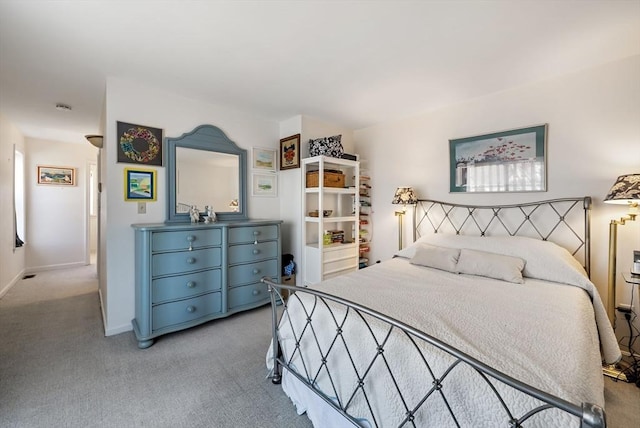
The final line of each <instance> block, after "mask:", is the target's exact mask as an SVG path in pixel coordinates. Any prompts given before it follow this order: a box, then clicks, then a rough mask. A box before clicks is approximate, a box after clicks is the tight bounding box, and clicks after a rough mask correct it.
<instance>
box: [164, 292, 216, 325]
mask: <svg viewBox="0 0 640 428" xmlns="http://www.w3.org/2000/svg"><path fill="white" fill-rule="evenodd" d="M219 312H222V296H221V294H220V293H219V292H216V293H209V294H205V295H204V296H200V297H195V298H193V299H187V300H180V301H178V302H171V303H164V304H162V305H157V306H154V307H153V309H152V320H153V321H152V322H153V324H152V325H153V330H160V329H162V328H165V327H169V326H171V325H174V324H180V323H183V322H187V321H192V320H195V319H198V318H202V317H205V316H207V315H211V314H215V313H219Z"/></svg>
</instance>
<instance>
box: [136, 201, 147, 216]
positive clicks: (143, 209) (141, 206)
mask: <svg viewBox="0 0 640 428" xmlns="http://www.w3.org/2000/svg"><path fill="white" fill-rule="evenodd" d="M146 213H147V203H146V202H138V214H146Z"/></svg>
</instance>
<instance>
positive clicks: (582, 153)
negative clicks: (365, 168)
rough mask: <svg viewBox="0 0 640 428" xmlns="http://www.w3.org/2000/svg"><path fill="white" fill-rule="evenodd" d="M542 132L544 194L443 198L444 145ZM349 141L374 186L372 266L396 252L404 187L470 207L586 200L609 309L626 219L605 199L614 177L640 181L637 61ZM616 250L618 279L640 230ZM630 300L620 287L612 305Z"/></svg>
mask: <svg viewBox="0 0 640 428" xmlns="http://www.w3.org/2000/svg"><path fill="white" fill-rule="evenodd" d="M542 123H548V124H549V129H548V145H547V159H548V164H547V166H548V185H547V189H548V191H547V192H544V193H509V194H475V195H472V194H449V179H448V177H449V175H448V174H449V173H448V168H449V153H448V147H449V146H448V140H449V139H452V138H459V137H466V136H471V135H480V134H484V133H489V132H494V131H500V130H507V129H514V128H519V127H523V126H530V125H537V124H542ZM355 141H356V148H357V152H358V153H359V154H360V155H361V156H363V157H364V158H366V159H368V160H369V167H370V169H371V176H372V180H371V185H372V187H373V188H372V192H371V194H372V204H373V208H374V215H373V221H374V222H373V227H374V235H375V237H374V242H373V245H372V254H371V257H370V260H377V259H382V260H384V259H388V258H390V257H391V256H392V254H393V252H394V251H395V250H396V249H397V245H396V242H397V236H398V235H397V233H398V230H397V227H398V226H397V218H396V217H395V216H394V214H393V211H394V209H395V208H396V207H395V206H393V205H391V203H390V202H391V199H392V197H393V192H394V190H395V188H396V187H397V186H398V185H401V184H406V185H412V186H414V187H415V188H416V190H417V192H418V195H419V196H421V197H428V198H432V199H437V200H446V201H451V202H461V203H462V202H464V203H470V204H491V203H511V202H523V201H533V200H538V199H551V198H559V197H569V196H583V195H588V196H592V197H593V201H594V209H593V212H592V238H593V240H592V246H591V248H592V280H593V281H594V283H595V284H596V285H597V287H598V290H599V292H600V294H601V296H602V298H603V300H605V301H606V286H607V254H608V252H607V248H608V223H609V221H610V220H611V219H613V218H619V217H620V216H622V215H624V214H625V212H626V209H625V208H624V207H620V206H615V205H604V204H603V203H602V199H603V198H604V197H605V195H606V194H607V192H608V190H609V188H610V187H611V185H612V184H613V183H614V181H615V179H616V177H617V176H618V175H620V174H625V173H640V56H634V57H631V58H628V59H625V60H622V61H617V62H614V63H610V64H606V65H603V66H600V67H597V68H593V69H589V70H585V71H582V72H580V73H575V74H571V75H567V76H564V77H561V78H556V79H553V80H549V81H545V82H540V83H537V84H533V85H529V86H525V87H521V88H517V89H512V90H508V91H504V92H500V93H496V94H493V95H490V96H485V97H482V98H478V99H475V100H471V101H469V102H466V103H462V104H459V105H454V106H451V107H449V108H445V109H441V110H438V111H434V112H430V113H425V114H422V115H419V116H416V117H413V118H409V119H406V120H402V121H397V122H394V123H386V124H382V125H379V126H374V127H370V128H366V129H362V130H358V131H356V132H355ZM406 223H409V224H410V223H411V217H409V216H407V221H406V222H405V224H406ZM405 237H409V239H410V237H411V235H410V230H409V228H407V229H406V231H405ZM405 242H406V239H405ZM618 247H619V252H618V257H619V269H618V272H620V271H621V269H626V270H628V269H629V266H630V260H631V250H632V249H633V248H636V249H640V221H636V222H630V223H627V225H625V226H622V227H621V228H620V229H619V243H618ZM630 290H631V288H630V287H629V286H627V285H626V284H625V283H624V282H622V281H619V282H618V302H628V301H629V292H630ZM638 300H639V299H638V296H637V295H636V299H635V301H636V302H637V301H638Z"/></svg>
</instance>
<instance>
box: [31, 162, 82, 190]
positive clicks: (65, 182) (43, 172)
mask: <svg viewBox="0 0 640 428" xmlns="http://www.w3.org/2000/svg"><path fill="white" fill-rule="evenodd" d="M38 184H46V185H53V186H75V185H76V169H75V168H71V167H66V166H43V165H38Z"/></svg>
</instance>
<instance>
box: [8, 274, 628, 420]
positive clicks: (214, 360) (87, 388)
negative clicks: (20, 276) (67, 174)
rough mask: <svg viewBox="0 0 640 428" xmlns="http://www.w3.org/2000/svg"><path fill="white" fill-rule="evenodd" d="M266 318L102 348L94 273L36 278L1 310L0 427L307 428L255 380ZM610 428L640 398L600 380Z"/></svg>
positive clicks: (106, 343)
mask: <svg viewBox="0 0 640 428" xmlns="http://www.w3.org/2000/svg"><path fill="white" fill-rule="evenodd" d="M269 335H270V313H269V309H268V307H264V308H260V309H257V310H253V311H249V312H245V313H242V314H237V315H234V316H232V317H230V318H226V319H223V320H218V321H213V322H210V323H207V324H205V325H203V326H199V327H196V328H193V329H190V330H187V331H184V332H180V333H177V334H170V335H167V336H163V337H161V338H160V339H159V340H158V341H157V342H156V343H155V344H154V345H153V346H152V347H151V348H149V349H146V350H139V349H138V348H137V346H136V341H135V338H134V336H133V333H131V332H129V333H124V334H120V335H118V336H112V337H104V336H103V328H102V321H101V318H100V308H99V301H98V294H97V280H96V278H95V266H87V267H83V268H74V269H68V270H64V271H49V272H41V273H38V274H37V276H36V277H35V278H32V279H27V280H22V281H20V282H19V283H18V284H16V285H15V286H14V287H13V288H12V289H11V290H10V291H9V292H8V293H7V294H6V295H5V296H4V297H3V298H2V299H0V427H143V426H147V427H220V428H224V427H310V426H311V423H310V422H309V420H308V419H307V418H306V416H304V415H303V416H298V415H297V414H296V412H295V409H294V407H293V404H292V403H291V401H290V400H289V398H288V397H286V396H285V395H284V393H283V392H282V390H281V388H280V387H279V386H275V385H272V384H271V382H270V381H269V380H268V379H265V376H266V374H267V373H266V369H265V364H264V360H265V353H266V348H267V346H268V344H269ZM605 385H606V386H605V398H606V401H607V403H606V410H607V415H608V422H609V425H608V426H609V427H613V428H623V427H637V426H640V388H636V387H635V386H634V385H632V384H626V383H622V382H617V383H616V382H613V381H612V380H610V379H605Z"/></svg>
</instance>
